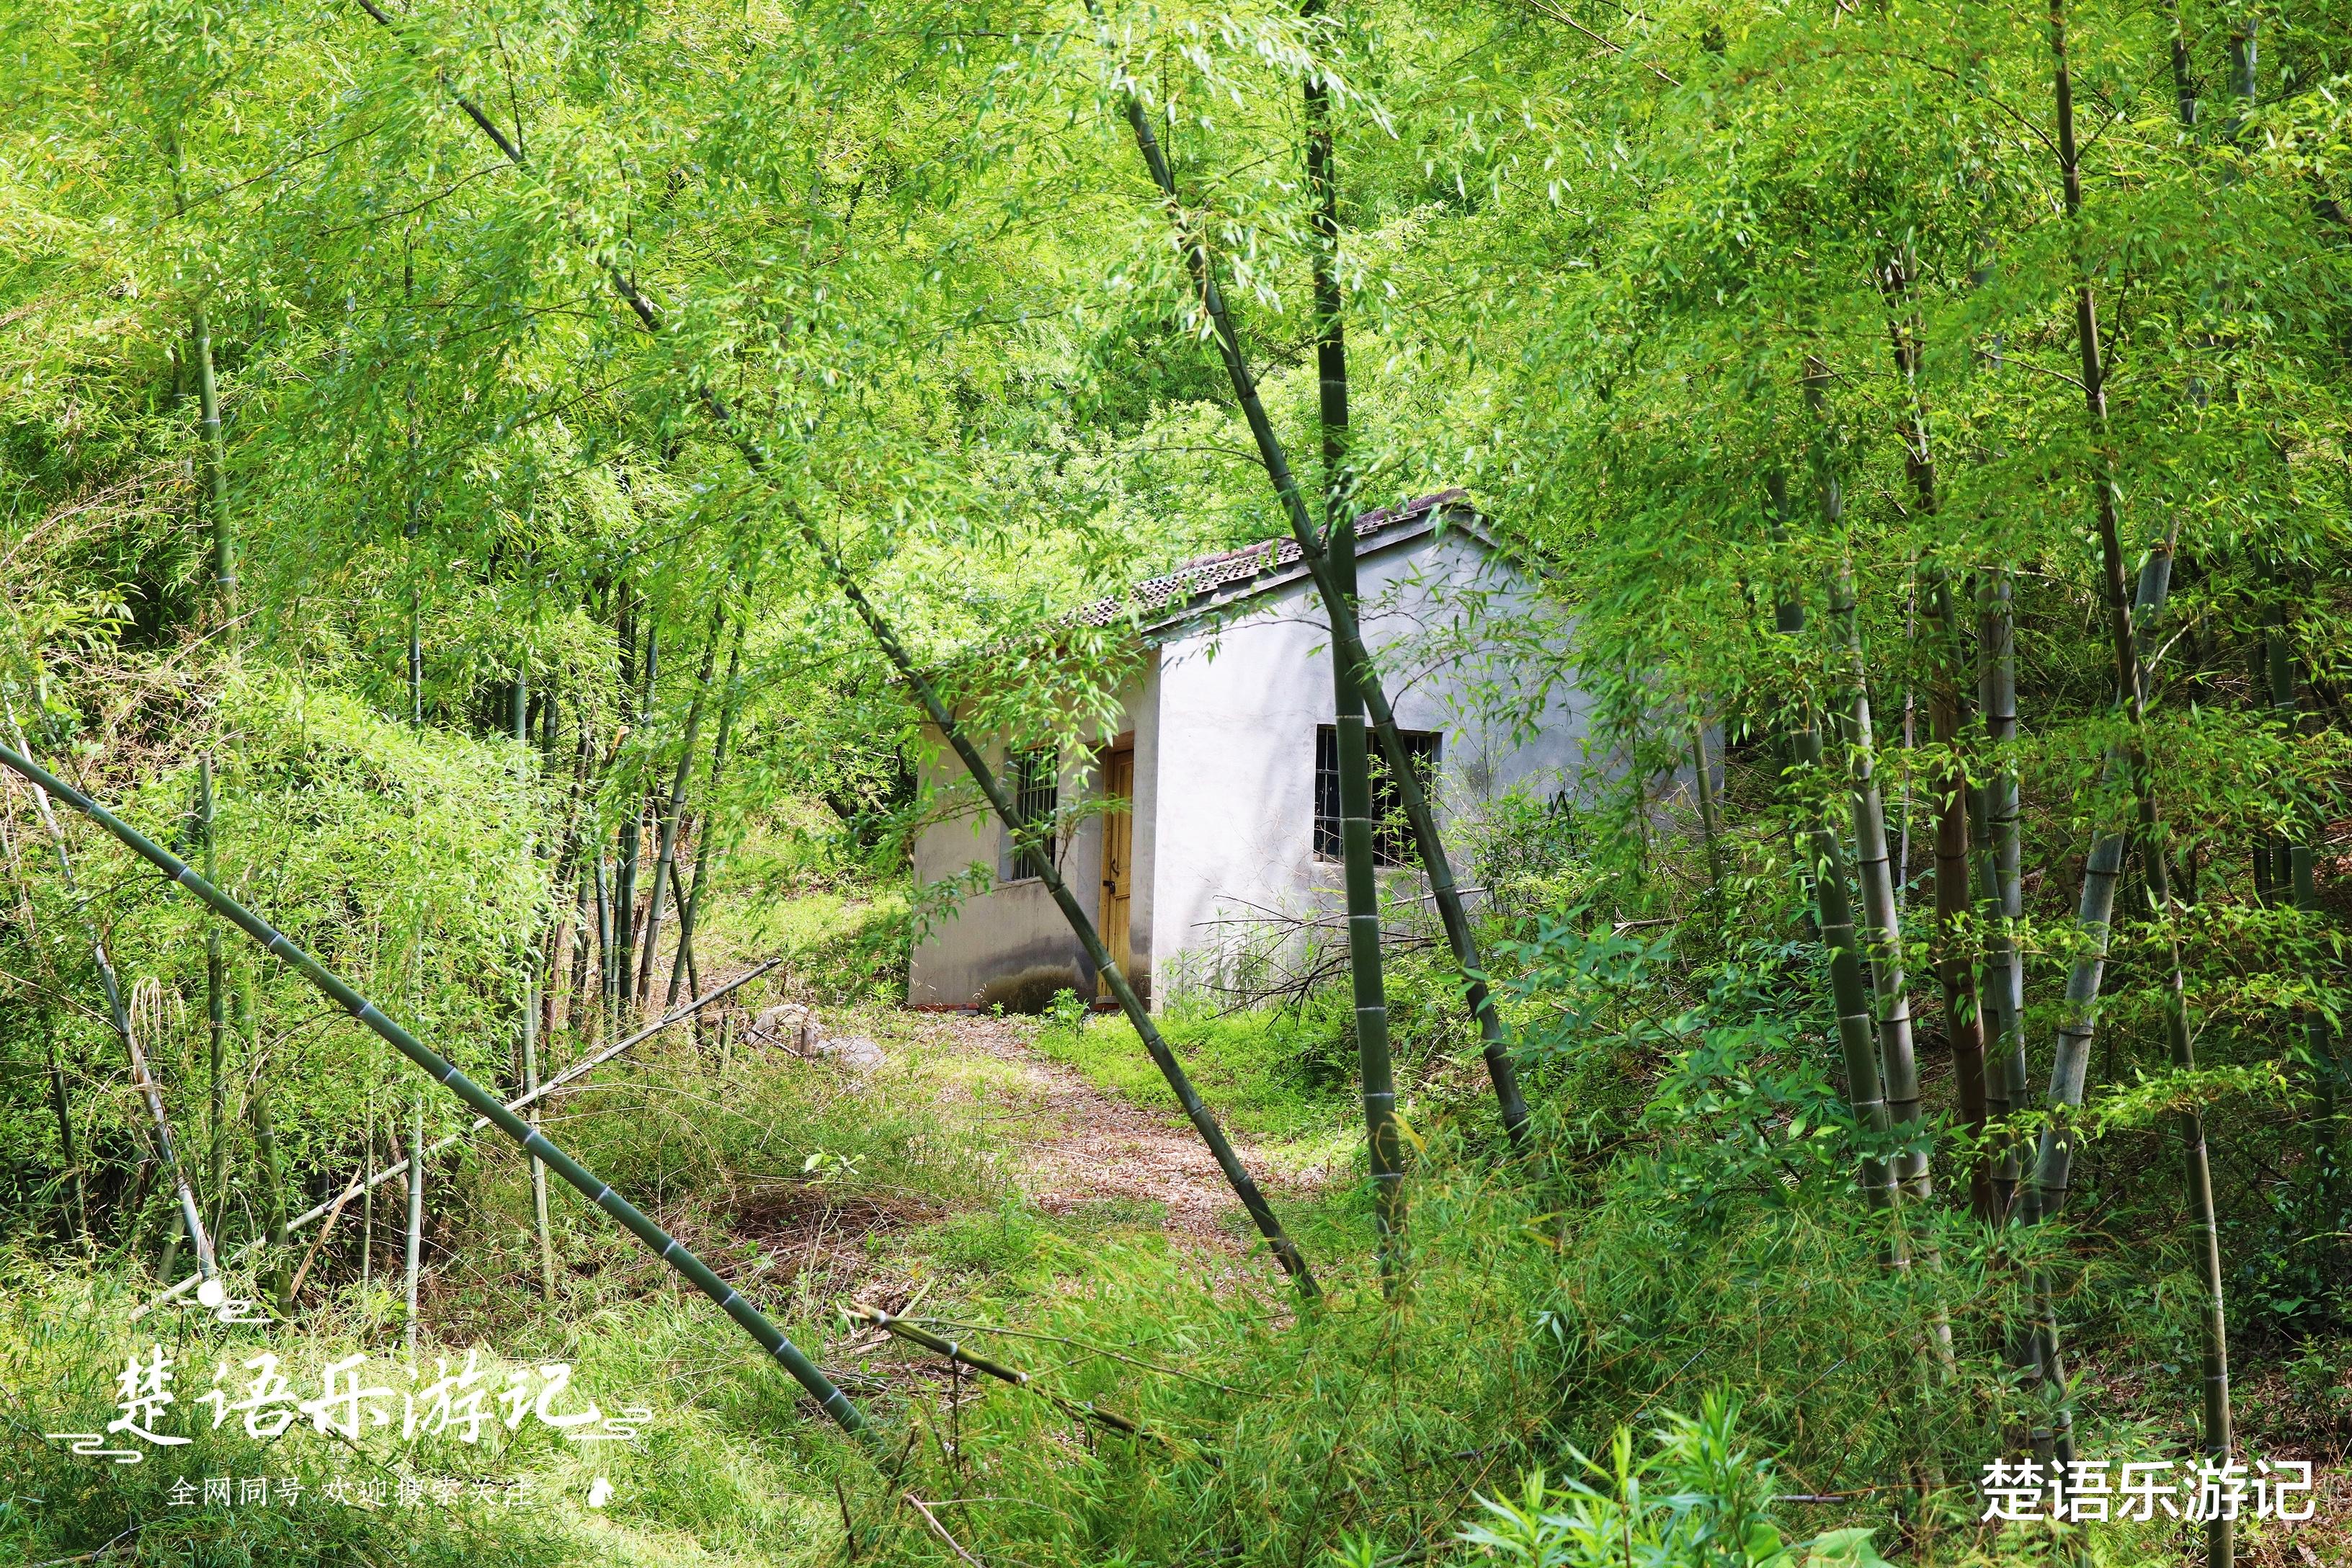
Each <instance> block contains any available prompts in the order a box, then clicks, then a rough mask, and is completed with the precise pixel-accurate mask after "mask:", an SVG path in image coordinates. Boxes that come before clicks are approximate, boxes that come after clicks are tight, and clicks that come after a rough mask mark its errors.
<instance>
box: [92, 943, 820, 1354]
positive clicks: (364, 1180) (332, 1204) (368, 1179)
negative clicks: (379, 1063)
mask: <svg viewBox="0 0 2352 1568" xmlns="http://www.w3.org/2000/svg"><path fill="white" fill-rule="evenodd" d="M782 962H783V960H782V959H781V958H772V959H770V960H768V962H767V963H763V964H761V965H760V966H759V967H758V968H757V969H747V970H745V971H744V972H743V973H740V974H739V975H737V976H736V977H735V978H734V979H732V980H730V981H729V982H728V983H727V984H724V985H721V986H720V987H719V989H717V990H716V991H713V992H711V993H710V994H708V995H704V996H698V997H696V998H695V999H694V1000H693V1001H691V1002H689V1003H688V1004H687V1005H685V1006H683V1007H680V1008H678V1009H677V1010H676V1011H674V1012H671V1013H667V1014H665V1015H664V1016H663V1017H662V1019H661V1021H660V1022H659V1023H657V1024H650V1025H647V1026H646V1027H645V1028H642V1029H639V1030H638V1031H637V1032H636V1033H635V1034H634V1035H631V1036H630V1037H628V1038H627V1039H625V1040H622V1041H620V1042H619V1043H618V1044H616V1045H611V1046H607V1047H604V1049H603V1050H601V1051H599V1052H597V1053H596V1054H595V1055H594V1056H593V1057H590V1058H588V1059H587V1060H585V1061H582V1062H575V1063H573V1064H572V1066H571V1067H568V1068H564V1069H563V1071H562V1072H561V1073H559V1074H557V1075H556V1076H555V1077H553V1078H551V1079H548V1080H547V1081H546V1082H545V1083H543V1084H541V1085H540V1086H539V1087H538V1088H537V1089H532V1090H530V1092H529V1093H527V1094H522V1095H519V1096H517V1097H516V1098H515V1099H513V1100H508V1101H507V1104H506V1108H507V1109H508V1110H510V1111H517V1112H520V1111H523V1110H529V1109H530V1107H531V1106H533V1105H536V1104H538V1103H539V1102H540V1101H541V1100H545V1099H546V1098H547V1097H548V1096H549V1095H551V1094H553V1093H554V1092H555V1091H556V1090H557V1089H562V1088H564V1087H565V1086H566V1085H568V1084H570V1083H572V1082H573V1081H574V1080H575V1079H581V1078H583V1077H585V1076H586V1075H587V1074H589V1073H591V1072H593V1071H594V1070H595V1069H596V1068H600V1067H603V1066H604V1064H605V1063H606V1062H608V1061H611V1060H612V1059H613V1058H614V1057H617V1056H619V1055H620V1054H621V1053H622V1052H623V1051H625V1050H627V1049H629V1048H630V1047H633V1046H641V1045H643V1044H645V1043H646V1041H647V1040H650V1039H652V1038H653V1037H655V1036H656V1035H658V1034H660V1033H661V1032H662V1031H663V1030H664V1029H667V1028H668V1027H669V1026H671V1025H673V1024H679V1023H683V1022H685V1021H686V1020H687V1019H688V1018H690V1017H692V1016H694V1015H695V1014H696V1013H697V1012H698V1011H699V1010H700V1009H702V1008H704V1007H708V1006H709V1005H710V1004H711V1003H713V1002H716V1001H718V1000H719V998H720V997H721V996H724V995H726V994H728V993H729V992H730V991H733V990H735V989H737V988H738V987H739V986H742V985H746V984H750V983H751V982H752V981H754V980H757V979H758V978H760V976H761V975H762V974H765V973H768V971H770V970H771V969H773V968H775V967H776V965H778V964H779V963H782ZM489 1124H490V1119H489V1118H488V1117H487V1116H477V1117H476V1118H474V1124H473V1125H472V1126H471V1127H468V1128H467V1129H466V1131H463V1132H452V1133H450V1134H449V1136H447V1137H446V1138H444V1139H442V1140H441V1142H438V1143H436V1144H434V1145H433V1146H432V1147H431V1148H429V1149H427V1150H425V1158H426V1159H428V1160H429V1159H431V1158H432V1157H433V1156H434V1155H436V1154H438V1153H440V1152H443V1151H444V1150H446V1149H453V1148H455V1147H457V1145H458V1144H460V1143H463V1142H466V1140H467V1139H468V1138H471V1137H472V1136H473V1135H474V1134H475V1133H477V1132H479V1131H481V1130H482V1129H483V1128H485V1127H488V1125H489ZM407 1170H408V1162H407V1161H405V1160H400V1161H396V1162H394V1163H392V1164H389V1165H386V1166H385V1167H384V1168H383V1170H381V1171H378V1172H376V1173H373V1174H372V1175H367V1176H362V1177H361V1178H360V1179H359V1180H358V1181H356V1182H353V1183H352V1184H351V1185H350V1186H348V1187H345V1188H344V1189H343V1190H342V1191H341V1193H339V1194H336V1195H335V1196H333V1197H331V1198H329V1199H328V1200H327V1201H326V1202H324V1203H322V1204H320V1205H318V1206H317V1207H315V1208H313V1209H310V1211H308V1212H307V1213H304V1214H301V1215H296V1216H295V1217H294V1218H292V1219H289V1220H288V1221H287V1222H286V1228H287V1229H288V1230H289V1231H296V1230H299V1229H301V1228H302V1227H303V1226H306V1225H309V1224H310V1222H311V1221H313V1220H315V1219H317V1218H318V1217H319V1216H320V1215H327V1214H331V1213H333V1212H334V1211H335V1210H337V1209H340V1208H341V1207H342V1206H343V1205H345V1204H347V1203H349V1202H350V1201H351V1200H352V1199H353V1198H355V1197H358V1196H359V1195H360V1194H362V1193H365V1192H371V1191H373V1189H375V1188H377V1187H380V1186H382V1185H383V1184H384V1183H386V1182H388V1181H391V1180H392V1179H393V1178H394V1176H398V1175H404V1174H405V1173H407ZM266 1245H268V1244H267V1243H265V1242H262V1241H250V1242H247V1244H246V1245H245V1246H243V1247H239V1248H238V1249H237V1251H236V1256H234V1257H233V1258H230V1259H229V1261H230V1263H231V1264H237V1263H242V1262H244V1261H245V1260H246V1259H247V1258H250V1257H252V1256H253V1255H254V1253H255V1252H257V1251H258V1250H259V1249H260V1248H261V1247H264V1246H266ZM305 1267H308V1264H307V1262H306V1264H305ZM201 1278H203V1277H202V1276H201V1275H194V1274H192V1275H190V1276H189V1277H188V1278H187V1279H183V1280H181V1281H180V1282H179V1283H178V1284H177V1285H174V1286H173V1287H172V1288H171V1289H168V1290H166V1291H164V1292H163V1294H162V1295H160V1296H158V1297H156V1298H155V1299H154V1300H152V1301H150V1302H148V1303H147V1304H146V1305H145V1306H143V1307H142V1308H140V1309H139V1310H137V1311H134V1312H132V1313H131V1318H132V1320H133V1321H136V1320H138V1319H140V1318H143V1317H145V1316H146V1315H147V1314H148V1313H150V1312H152V1311H153V1310H155V1309H156V1308H158V1307H160V1306H163V1304H164V1303H165V1302H167V1301H171V1300H175V1299H177V1298H178V1297H180V1296H182V1295H184V1294H185V1293H186V1292H187V1291H189V1290H192V1289H194V1288H195V1284H196V1281H197V1280H198V1279H201Z"/></svg>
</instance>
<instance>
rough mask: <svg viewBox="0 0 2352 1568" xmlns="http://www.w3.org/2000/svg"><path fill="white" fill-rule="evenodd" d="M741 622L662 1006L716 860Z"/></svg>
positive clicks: (690, 945)
mask: <svg viewBox="0 0 2352 1568" xmlns="http://www.w3.org/2000/svg"><path fill="white" fill-rule="evenodd" d="M744 626H745V623H744V620H743V618H742V617H740V616H739V617H738V618H737V620H736V622H735V641H734V645H733V646H732V647H730V648H729V649H728V650H727V681H726V686H725V688H724V690H723V691H722V693H721V695H720V697H719V738H718V741H717V743H716V744H714V745H713V746H712V748H711V752H710V782H709V784H706V785H705V786H704V789H705V791H706V794H707V799H708V800H709V805H707V806H706V807H705V809H704V810H703V813H702V828H701V831H702V838H701V841H700V842H699V843H698V845H697V846H696V847H695V851H694V885H693V888H692V889H691V890H690V891H688V894H687V896H686V905H685V907H684V908H683V909H681V910H678V911H677V957H676V958H675V959H673V960H672V961H671V963H670V966H669V994H668V996H667V998H666V999H665V1000H664V1002H663V1004H662V1005H664V1006H666V1007H675V1006H677V986H678V981H679V980H680V979H681V978H683V977H685V976H686V974H687V973H688V971H689V970H690V969H691V968H692V967H693V964H694V920H695V917H696V916H697V915H698V914H699V913H701V912H702V889H703V886H704V884H705V883H706V882H707V881H708V880H709V876H710V863H711V861H713V860H714V859H716V858H718V854H717V851H718V843H717V841H716V840H717V836H716V834H715V833H714V832H713V831H712V826H713V824H714V823H716V821H717V820H718V816H717V807H718V801H719V778H720V777H721V775H723V774H724V773H726V771H727V740H728V736H729V735H730V733H732V731H733V730H734V726H735V704H736V700H737V699H738V698H740V696H741V695H742V686H741V684H740V679H739V676H740V671H741V668H742V661H743V632H744Z"/></svg>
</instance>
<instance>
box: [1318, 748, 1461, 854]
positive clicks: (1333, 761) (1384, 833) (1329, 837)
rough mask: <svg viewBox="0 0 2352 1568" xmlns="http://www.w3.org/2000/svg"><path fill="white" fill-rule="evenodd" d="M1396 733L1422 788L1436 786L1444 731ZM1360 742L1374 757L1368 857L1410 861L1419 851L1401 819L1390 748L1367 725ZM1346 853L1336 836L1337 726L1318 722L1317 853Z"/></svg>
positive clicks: (1410, 831) (1337, 796) (1431, 788)
mask: <svg viewBox="0 0 2352 1568" xmlns="http://www.w3.org/2000/svg"><path fill="white" fill-rule="evenodd" d="M1397 739H1398V740H1400V741H1402V742H1404V752H1405V755H1406V756H1407V757H1409V758H1411V759H1412V771H1413V773H1415V774H1416V775H1418V776H1419V777H1420V779H1421V787H1422V789H1423V791H1424V792H1428V791H1433V790H1434V789H1435V787H1436V784H1437V768H1438V761H1439V757H1440V755H1441V746H1442V744H1443V742H1444V737H1443V736H1442V735H1441V734H1439V732H1438V731H1434V730H1400V731H1397ZM1364 743H1365V745H1366V746H1368V747H1369V748H1370V752H1371V763H1372V766H1371V773H1372V863H1373V864H1374V865H1376V866H1411V865H1414V864H1416V863H1417V862H1418V861H1419V859H1420V856H1419V855H1418V853H1417V852H1416V851H1415V849H1414V847H1413V842H1412V826H1410V825H1409V824H1407V823H1406V821H1405V819H1404V796H1403V795H1402V793H1401V792H1400V791H1399V790H1398V789H1397V784H1396V776H1395V775H1394V774H1393V773H1390V771H1389V760H1388V753H1387V752H1385V751H1383V750H1382V749H1381V743H1380V737H1379V736H1377V735H1374V734H1372V733H1371V732H1370V731H1369V730H1367V731H1366V733H1365V735H1364ZM1346 853H1347V849H1346V846H1345V845H1343V844H1342V843H1341V842H1340V837H1339V726H1337V725H1335V724H1318V725H1317V726H1315V854H1316V857H1317V858H1318V859H1324V860H1338V859H1340V858H1344V856H1345V855H1346Z"/></svg>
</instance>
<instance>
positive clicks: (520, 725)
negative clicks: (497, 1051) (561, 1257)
mask: <svg viewBox="0 0 2352 1568" xmlns="http://www.w3.org/2000/svg"><path fill="white" fill-rule="evenodd" d="M529 713H530V673H529V671H528V670H519V671H517V672H516V675H515V697H514V724H515V788H516V796H517V800H516V805H518V807H519V808H520V812H521V820H522V823H523V837H522V860H523V868H524V869H525V870H526V871H527V872H529V873H530V875H531V876H532V878H533V879H536V878H537V875H538V871H539V867H538V864H537V862H536V861H534V860H533V858H532V857H531V847H530V819H531V804H530V732H529V730H528V722H529ZM535 923H536V916H535V915H534V914H532V913H531V912H530V911H528V910H526V911H525V913H524V915H523V932H522V1087H523V1092H524V1094H525V1095H526V1096H529V1095H532V1094H536V1093H537V1092H538V1090H539V997H538V996H537V994H535V993H536V992H537V990H538V987H539V957H538V954H537V952H535V951H534V944H533V943H532V942H531V934H532V927H533V925H534V924H535ZM530 1124H531V1126H532V1127H533V1128H536V1127H538V1125H539V1112H538V1111H537V1110H533V1111H532V1112H531V1113H530ZM530 1215H531V1226H532V1228H533V1229H534V1230H535V1231H537V1232H538V1236H539V1282H540V1292H541V1295H543V1296H544V1297H546V1299H547V1300H551V1301H552V1300H555V1242H554V1239H553V1237H552V1235H551V1230H550V1227H549V1225H548V1218H547V1163H546V1162H545V1161H543V1160H540V1159H538V1158H536V1157H534V1158H533V1159H532V1161H531V1163H530Z"/></svg>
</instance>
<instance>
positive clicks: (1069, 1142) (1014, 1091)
mask: <svg viewBox="0 0 2352 1568" xmlns="http://www.w3.org/2000/svg"><path fill="white" fill-rule="evenodd" d="M1031 1027H1032V1026H1030V1025H1028V1024H1025V1023H1022V1022H1015V1021H1012V1020H1007V1019H999V1018H983V1017H975V1016H971V1015H969V1014H946V1015H934V1016H929V1017H927V1018H926V1019H925V1020H924V1024H923V1027H922V1030H921V1032H922V1034H923V1036H924V1037H925V1039H926V1043H927V1044H928V1045H929V1046H930V1047H932V1049H933V1050H934V1051H935V1052H938V1053H940V1055H941V1056H942V1057H943V1058H945V1060H944V1061H942V1063H941V1066H942V1068H945V1069H947V1071H948V1075H949V1076H950V1081H955V1080H961V1081H962V1082H964V1083H965V1084H967V1085H968V1086H969V1087H970V1089H971V1092H972V1098H973V1099H974V1100H976V1101H979V1102H981V1103H982V1107H983V1109H982V1118H983V1119H984V1120H986V1121H991V1122H992V1123H994V1124H996V1127H997V1130H998V1131H999V1132H1000V1134H1001V1135H1002V1136H1003V1142H1004V1143H1005V1145H1006V1146H1007V1148H1008V1150H1009V1151H1011V1152H1013V1153H1014V1154H1016V1155H1017V1157H1018V1159H1019V1162H1020V1165H1019V1169H1018V1171H1017V1172H1016V1174H1015V1180H1016V1181H1017V1182H1018V1183H1019V1184H1020V1185H1021V1187H1022V1190H1023V1191H1024V1192H1025V1193H1027V1194H1028V1195H1029V1197H1030V1199H1031V1201H1032V1202H1034V1203H1035V1204H1036V1205H1037V1206H1038V1207H1040V1208H1043V1209H1045V1210H1046V1211H1047V1212H1049V1213H1053V1214H1067V1213H1069V1212H1071V1211H1072V1210H1074V1209H1077V1208H1080V1207H1083V1206H1085V1205H1091V1204H1113V1203H1126V1204H1134V1205H1145V1204H1149V1205H1157V1206H1158V1207H1160V1209H1162V1210H1164V1211H1165V1215H1166V1219H1165V1225H1166V1227H1167V1230H1168V1233H1169V1235H1170V1237H1171V1240H1180V1241H1181V1242H1183V1243H1186V1244H1190V1245H1193V1246H1210V1247H1216V1248H1218V1249H1219V1250H1221V1251H1223V1252H1226V1253H1229V1254H1234V1255H1238V1254H1239V1253H1240V1251H1241V1249H1242V1244H1243V1239H1244V1236H1245V1235H1246V1234H1247V1228H1248V1227H1247V1221H1246V1220H1245V1218H1244V1215H1243V1211H1242V1206H1241V1204H1240V1202H1239V1200H1237V1199H1236V1198H1234V1194H1233V1191H1232V1189H1231V1188H1229V1187H1227V1186H1226V1185H1225V1179H1224V1176H1223V1173H1221V1172H1220V1171H1219V1170H1218V1169H1217V1163H1216V1161H1215V1160H1214V1159H1213V1158H1211V1156H1210V1154H1209V1151H1208V1149H1207V1147H1206V1146H1205V1145H1203V1144H1202V1142H1201V1140H1200V1139H1199V1137H1198V1136H1196V1135H1195V1134H1194V1133H1193V1131H1192V1129H1191V1128H1190V1127H1189V1126H1187V1125H1185V1124H1184V1123H1182V1122H1181V1121H1174V1120H1172V1119H1171V1117H1169V1116H1168V1115H1167V1114H1165V1113H1164V1112H1162V1111H1160V1110H1154V1109H1150V1108H1147V1107H1142V1106H1138V1105H1135V1104H1133V1103H1131V1102H1130V1101H1128V1100H1122V1099H1120V1098H1118V1096H1116V1095H1111V1094H1106V1093H1105V1092H1103V1091H1102V1090H1101V1089H1097V1088H1096V1087H1094V1086H1093V1085H1092V1084H1090V1083H1088V1082H1087V1080H1086V1079H1084V1078H1083V1077H1081V1076H1080V1075H1079V1074H1078V1073H1077V1072H1076V1070H1074V1069H1072V1068H1067V1067H1065V1066H1063V1065H1062V1064H1061V1063H1059V1062H1056V1061H1054V1060H1051V1059H1050V1058H1046V1057H1045V1056H1043V1055H1041V1054H1040V1053H1038V1052H1037V1051H1035V1050H1034V1049H1032V1048H1031V1047H1029V1046H1028V1045H1027V1044H1026V1043H1025V1039H1024V1037H1025V1036H1026V1035H1027V1034H1028V1032H1029V1030H1030V1028H1031ZM1236 1152H1238V1153H1239V1154H1240V1155H1241V1159H1242V1163H1243V1164H1244V1165H1245V1166H1247V1167H1248V1168H1249V1170H1250V1171H1251V1173H1253V1174H1254V1175H1255V1176H1256V1177H1257V1178H1258V1180H1259V1181H1260V1182H1261V1183H1262V1184H1267V1185H1268V1186H1269V1187H1276V1186H1278V1185H1280V1184H1279V1183H1277V1182H1276V1180H1275V1179H1274V1178H1273V1175H1272V1173H1270V1172H1269V1170H1268V1169H1267V1165H1266V1162H1265V1161H1264V1160H1263V1159H1261V1158H1260V1157H1258V1154H1257V1152H1256V1151H1255V1150H1253V1149H1252V1148H1250V1147H1249V1146H1247V1145H1245V1144H1244V1145H1238V1146H1237V1151H1236ZM1269 1195H1271V1194H1269Z"/></svg>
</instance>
